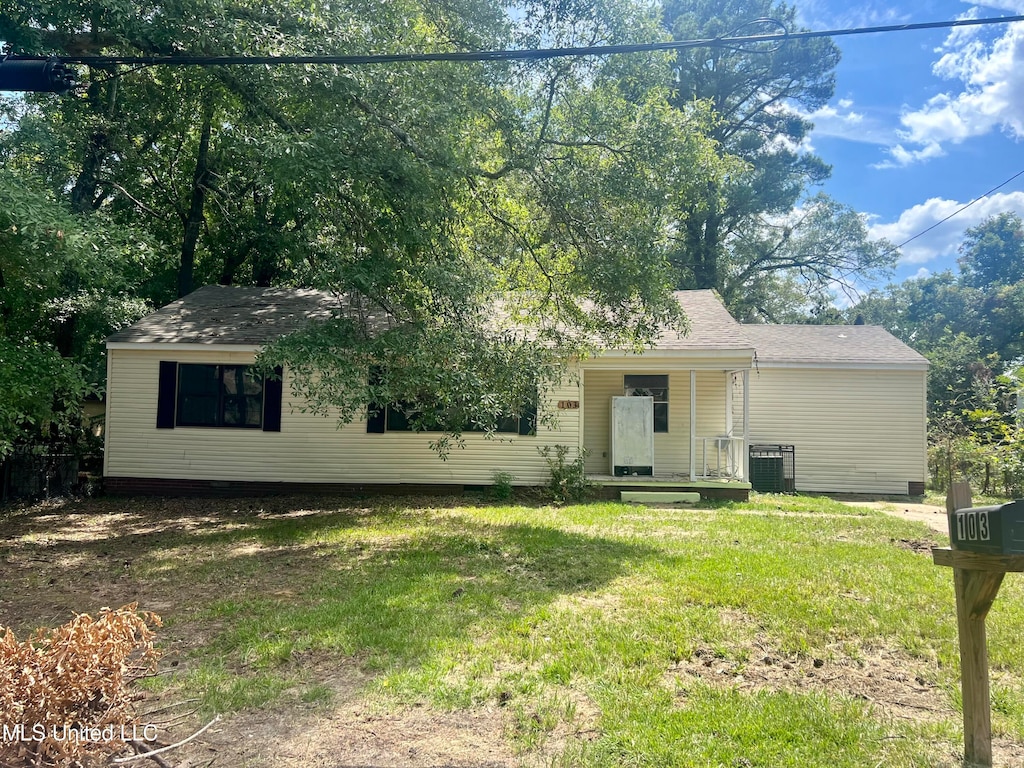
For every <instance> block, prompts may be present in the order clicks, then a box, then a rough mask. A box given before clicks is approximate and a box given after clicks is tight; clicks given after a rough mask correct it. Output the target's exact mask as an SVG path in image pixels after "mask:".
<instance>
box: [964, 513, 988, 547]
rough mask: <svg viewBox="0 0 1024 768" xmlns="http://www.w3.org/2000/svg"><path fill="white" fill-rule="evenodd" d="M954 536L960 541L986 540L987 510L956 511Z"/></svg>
mask: <svg viewBox="0 0 1024 768" xmlns="http://www.w3.org/2000/svg"><path fill="white" fill-rule="evenodd" d="M956 537H957V539H958V540H960V541H988V540H989V537H990V531H989V525H988V512H957V513H956Z"/></svg>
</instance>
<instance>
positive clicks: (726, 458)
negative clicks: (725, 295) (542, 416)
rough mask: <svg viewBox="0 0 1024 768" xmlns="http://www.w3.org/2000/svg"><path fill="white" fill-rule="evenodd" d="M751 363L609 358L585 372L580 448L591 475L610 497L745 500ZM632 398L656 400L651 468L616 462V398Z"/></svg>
mask: <svg viewBox="0 0 1024 768" xmlns="http://www.w3.org/2000/svg"><path fill="white" fill-rule="evenodd" d="M748 361H749V358H746V359H745V360H735V359H729V360H726V359H721V358H717V359H716V357H715V356H712V355H711V354H709V353H707V352H705V353H703V354H701V355H699V356H698V355H678V356H676V357H675V358H674V359H672V360H668V359H665V358H664V357H661V358H660V359H659V357H658V356H655V355H644V356H643V357H635V358H633V359H632V360H628V361H627V360H623V359H622V358H619V359H616V360H608V359H605V360H600V361H597V364H593V363H592V364H591V365H589V366H586V367H584V369H583V382H582V387H581V389H582V395H583V396H582V400H583V402H582V411H583V412H582V414H581V415H582V424H581V427H582V429H581V438H582V439H581V444H582V447H583V448H584V450H585V452H586V453H585V456H586V458H585V466H586V471H587V475H588V477H589V478H590V479H591V481H592V482H594V483H595V484H597V485H599V486H600V487H601V488H602V489H604V490H603V494H604V495H606V496H608V497H616V498H617V497H618V494H619V493H620V492H621V491H623V490H644V491H654V490H657V491H662V490H664V491H678V492H690V491H692V492H698V493H700V495H701V498H703V499H746V498H747V497H748V495H749V492H750V487H751V486H750V482H749V474H748V470H747V458H746V457H747V454H748V452H749V441H750V438H749V423H750V418H749V413H750V405H749V403H750V400H749V383H750V369H749V367H746V365H749V362H748ZM630 395H641V396H645V397H653V399H654V403H655V413H654V434H653V457H652V462H648V463H650V464H651V466H639V467H633V466H615V465H614V464H613V460H614V459H613V456H614V451H613V446H612V439H613V438H612V432H613V430H612V428H611V423H612V419H613V416H612V399H613V398H617V397H618V398H621V397H623V396H630ZM617 423H621V422H617ZM647 439H648V440H649V439H650V437H648V438H647ZM627 463H628V462H627Z"/></svg>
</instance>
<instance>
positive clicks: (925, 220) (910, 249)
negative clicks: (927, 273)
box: [868, 192, 1024, 264]
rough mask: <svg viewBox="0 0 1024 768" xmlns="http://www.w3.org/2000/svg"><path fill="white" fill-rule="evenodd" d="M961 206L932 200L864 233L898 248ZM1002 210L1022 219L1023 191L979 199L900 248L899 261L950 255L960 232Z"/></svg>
mask: <svg viewBox="0 0 1024 768" xmlns="http://www.w3.org/2000/svg"><path fill="white" fill-rule="evenodd" d="M964 205H965V202H960V201H957V200H944V199H942V198H939V197H933V198H931V199H930V200H926V201H925V202H923V203H921V204H919V205H915V206H914V207H913V208H908V209H907V210H905V211H904V212H903V213H901V214H900V217H899V219H897V220H896V221H894V222H891V223H888V224H880V223H873V224H872V225H871V226H870V227H869V228H868V234H869V235H870V237H871V238H872V239H879V238H885V239H886V240H888V241H889V242H891V243H893V244H894V245H899V244H900V243H902V242H904V241H906V240H909V239H910V238H912V237H914V236H915V235H917V234H918V233H920V232H924V230H926V229H928V227H930V226H932V225H933V224H935V223H937V222H939V221H941V220H942V219H944V218H945V217H947V216H949V215H951V214H953V213H954V212H955V211H957V210H958V209H960V208H962V207H963V206H964ZM1005 211H1014V212H1016V213H1018V214H1021V215H1022V216H1024V192H1008V193H1006V194H995V195H990V196H989V197H986V198H985V199H984V200H980V201H979V202H977V203H975V204H974V205H972V206H971V207H970V208H968V209H967V210H965V211H963V212H962V213H958V214H957V215H956V216H954V217H953V218H952V219H950V220H949V221H947V222H945V223H943V224H941V225H939V226H938V227H936V228H935V229H933V230H932V231H930V232H928V233H927V234H925V235H922V236H921V237H918V238H916V239H915V240H914V241H913V242H911V243H908V244H907V245H905V246H903V248H902V249H901V250H902V253H903V256H902V258H901V259H900V261H901V263H904V264H926V263H928V262H930V261H933V260H935V259H938V258H940V257H943V256H954V255H956V252H957V248H958V247H959V245H960V243H961V241H962V240H963V234H964V230H966V229H968V228H970V227H973V226H976V225H978V224H980V223H981V222H983V221H984V220H985V219H987V218H989V217H991V216H995V215H997V214H1000V213H1003V212H1005Z"/></svg>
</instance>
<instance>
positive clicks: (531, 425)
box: [519, 400, 537, 435]
mask: <svg viewBox="0 0 1024 768" xmlns="http://www.w3.org/2000/svg"><path fill="white" fill-rule="evenodd" d="M519 434H520V435H536V434H537V401H536V400H533V401H532V402H530V403H528V404H527V405H526V406H525V407H524V408H523V412H522V413H520V414H519Z"/></svg>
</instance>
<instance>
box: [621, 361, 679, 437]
mask: <svg viewBox="0 0 1024 768" xmlns="http://www.w3.org/2000/svg"><path fill="white" fill-rule="evenodd" d="M630 379H632V380H633V383H632V384H630ZM640 380H646V381H640ZM655 380H657V381H655ZM662 382H663V384H662ZM669 385H670V380H669V375H668V374H667V373H655V374H649V373H636V374H634V373H626V374H623V376H622V392H623V394H624V395H625V396H626V397H653V398H654V432H655V434H667V433H668V432H669V417H670V415H671V410H670V407H669V403H670V402H671V399H670V394H669V390H670V388H671V387H670V386H669ZM637 390H645V391H646V393H643V392H639V391H637ZM654 390H661V391H662V392H663V394H660V395H659V394H655V392H654Z"/></svg>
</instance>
